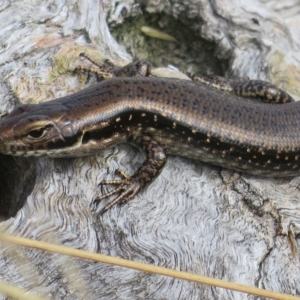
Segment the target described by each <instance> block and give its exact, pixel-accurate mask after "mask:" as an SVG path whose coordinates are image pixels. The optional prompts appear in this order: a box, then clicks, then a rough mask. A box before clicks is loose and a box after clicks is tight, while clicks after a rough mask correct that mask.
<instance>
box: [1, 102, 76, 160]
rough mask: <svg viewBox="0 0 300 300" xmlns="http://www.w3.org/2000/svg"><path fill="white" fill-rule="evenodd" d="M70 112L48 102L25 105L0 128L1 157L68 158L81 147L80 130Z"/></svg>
mask: <svg viewBox="0 0 300 300" xmlns="http://www.w3.org/2000/svg"><path fill="white" fill-rule="evenodd" d="M67 116H68V109H67V108H65V107H64V106H60V105H58V104H52V103H51V102H46V103H44V104H40V105H22V106H19V107H17V108H16V109H14V110H13V111H12V112H11V113H10V114H9V115H8V116H7V118H6V119H5V120H4V121H3V122H2V123H1V124H0V153H3V154H9V155H22V156H42V155H49V156H64V155H66V154H68V153H70V152H72V151H73V150H74V149H76V148H77V147H79V145H80V144H81V138H82V133H81V132H80V130H79V126H78V125H77V126H76V125H75V124H74V123H72V121H71V120H69V119H68V117H67Z"/></svg>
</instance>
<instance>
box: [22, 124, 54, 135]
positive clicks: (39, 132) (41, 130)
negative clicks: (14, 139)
mask: <svg viewBox="0 0 300 300" xmlns="http://www.w3.org/2000/svg"><path fill="white" fill-rule="evenodd" d="M51 127H52V125H50V124H49V125H47V126H45V127H42V128H38V129H35V130H31V131H29V132H28V134H27V136H28V137H29V138H31V139H40V138H42V137H43V136H44V135H45V134H46V133H47V131H48V130H49V129H50V128H51Z"/></svg>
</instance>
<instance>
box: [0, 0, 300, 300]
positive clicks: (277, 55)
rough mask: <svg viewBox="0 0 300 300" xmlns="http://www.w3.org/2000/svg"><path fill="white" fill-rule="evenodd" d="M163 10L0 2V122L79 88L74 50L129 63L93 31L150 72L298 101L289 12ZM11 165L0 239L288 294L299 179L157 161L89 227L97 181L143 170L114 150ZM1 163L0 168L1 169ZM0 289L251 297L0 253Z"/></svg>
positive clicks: (209, 5) (63, 295) (211, 4)
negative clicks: (273, 87)
mask: <svg viewBox="0 0 300 300" xmlns="http://www.w3.org/2000/svg"><path fill="white" fill-rule="evenodd" d="M175 2H176V1H172V3H173V4H172V5H171V4H170V3H169V1H162V0H161V1H140V3H142V4H143V3H144V4H143V6H141V5H142V4H140V5H139V4H138V3H133V1H118V2H114V1H108V0H106V1H104V0H102V1H101V2H100V1H96V0H77V1H75V0H70V1H68V2H62V1H37V0H36V1H34V3H32V1H31V2H30V4H29V2H28V1H23V2H20V1H18V2H11V1H2V2H1V4H0V20H1V32H0V41H1V43H0V44H1V48H2V50H1V53H0V64H1V68H0V78H1V82H0V90H1V95H2V96H1V98H0V107H1V112H0V113H1V114H4V113H7V112H8V111H10V110H11V109H12V108H13V107H14V106H15V105H16V104H17V103H38V102H41V101H46V100H50V99H54V98H56V97H60V96H63V95H66V94H71V93H73V92H74V91H77V90H79V89H81V88H83V87H84V86H85V85H87V84H90V82H89V80H86V77H84V76H76V75H74V74H72V72H69V70H70V69H72V68H74V67H75V66H76V65H78V64H83V63H84V64H85V63H86V62H84V61H83V62H82V61H81V59H79V58H78V54H79V53H80V52H82V51H86V52H87V53H89V54H91V55H93V56H94V57H96V58H109V59H111V60H113V61H114V62H117V63H120V64H122V63H125V61H127V60H129V59H130V57H129V55H128V54H127V53H126V52H125V51H124V48H122V47H121V46H120V45H119V44H118V43H117V42H116V41H115V40H114V39H113V37H112V36H111V35H110V31H109V29H108V27H107V23H106V22H108V23H109V24H110V25H111V26H113V28H112V31H113V32H114V34H115V35H116V36H118V37H122V39H121V40H122V43H123V45H124V46H125V47H126V49H131V51H132V53H133V54H134V55H137V56H138V58H148V57H150V58H153V61H154V64H156V65H158V66H164V65H166V64H167V63H172V64H174V65H177V66H179V67H181V68H184V67H186V69H187V70H189V71H193V70H194V71H197V70H198V71H199V70H200V71H201V72H203V73H207V74H212V73H215V74H218V75H224V74H228V75H238V76H249V77H251V78H253V79H256V78H260V79H269V80H271V81H272V82H273V83H275V84H279V85H280V87H281V88H283V89H285V90H287V91H288V92H290V93H291V94H292V95H293V96H295V98H296V99H297V98H299V89H298V84H297V83H298V82H300V78H299V61H298V60H297V57H298V53H299V36H300V35H299V26H297V22H299V21H298V17H297V16H296V15H295V14H294V12H295V11H297V10H298V9H299V7H300V6H299V4H298V3H297V1H289V3H287V2H286V1H285V3H286V4H285V6H280V4H277V3H276V1H270V2H268V5H265V4H263V3H260V2H259V1H251V3H250V2H249V3H243V5H242V4H240V3H236V1H230V0H226V1H208V0H201V1H177V2H176V4H175V5H174V3H175ZM135 22H136V23H135ZM118 24H119V25H118ZM140 26H150V27H155V28H156V29H160V30H161V31H163V32H166V33H168V34H169V35H172V36H174V37H175V38H176V40H177V42H176V43H174V42H173V43H172V42H167V41H162V40H153V39H152V38H150V37H147V36H144V35H143V33H141V32H140V31H139V27H140ZM182 32H184V33H182ZM150 46H152V47H153V48H150ZM131 47H132V48H131ZM202 53H203V55H202ZM167 54H168V55H167ZM162 57H163V58H162ZM19 160H22V158H18V159H17V160H13V161H16V162H17V163H16V164H14V165H13V167H12V170H14V169H19V171H18V173H17V175H16V176H17V177H14V172H10V173H12V175H10V176H12V177H11V178H13V180H14V181H15V182H18V184H17V185H16V186H15V185H13V186H12V187H9V186H8V188H9V189H10V194H7V193H6V192H5V195H3V196H1V198H2V199H5V201H4V200H3V201H0V209H1V212H2V213H1V215H3V216H4V217H5V216H6V217H7V215H12V214H14V212H15V210H14V209H15V207H16V206H17V205H23V202H22V201H23V200H22V199H24V195H26V201H25V203H24V205H23V206H22V207H21V208H20V209H19V210H18V212H17V213H16V215H14V216H11V217H10V218H8V219H7V220H6V221H2V222H1V223H0V230H3V231H6V232H9V233H11V234H14V235H19V236H23V237H26V238H32V239H37V240H42V241H51V242H53V243H59V244H63V245H66V246H71V247H74V248H78V249H85V250H88V251H92V252H99V253H103V254H109V255H112V256H118V257H122V258H126V259H132V260H136V261H140V262H147V263H152V264H154V265H158V266H165V267H169V268H173V269H177V270H182V271H187V272H191V273H196V274H201V275H207V276H211V277H215V278H219V279H225V280H230V281H235V282H238V283H243V284H248V285H252V286H257V287H262V288H266V289H271V290H274V291H281V292H285V293H291V294H297V295H300V284H299V270H300V264H299V252H298V251H297V249H294V250H296V251H295V253H293V252H292V247H291V241H293V240H294V242H295V246H296V247H299V236H300V213H299V211H300V209H299V208H300V199H299V188H298V187H299V186H300V178H288V179H286V180H276V179H275V178H274V179H262V178H257V177H254V176H249V175H245V174H238V173H236V172H234V171H229V170H221V169H220V168H216V167H212V166H209V165H205V164H203V163H198V162H194V161H192V160H187V159H183V158H180V157H170V158H169V160H168V162H167V165H166V167H165V168H164V170H163V172H162V174H161V175H160V176H159V177H158V178H157V180H156V181H155V182H154V183H153V184H151V185H150V186H149V187H148V188H147V189H145V190H144V191H143V192H142V193H140V194H139V195H138V196H137V197H135V198H134V199H133V200H131V201H130V202H129V203H128V204H125V205H123V206H121V207H120V206H117V207H113V208H112V209H111V210H110V211H108V212H107V213H105V214H104V215H103V216H100V215H99V214H98V211H99V210H100V207H99V208H95V207H93V205H92V200H93V199H94V198H95V197H96V196H97V195H99V193H100V192H101V188H99V187H98V183H99V182H101V180H103V179H104V178H113V176H114V171H115V170H116V169H118V168H121V169H123V170H126V171H127V172H128V173H131V172H133V171H134V170H135V169H136V167H137V166H138V165H139V163H140V162H141V161H142V160H143V155H142V154H140V153H139V152H138V151H137V150H135V149H133V148H132V147H131V146H129V145H120V146H118V147H114V148H112V149H107V150H105V151H103V152H102V153H99V154H98V155H95V156H91V157H85V158H76V159H50V158H34V159H30V160H29V161H27V160H25V159H24V161H23V163H20V162H19ZM4 162H6V157H5V156H1V157H0V164H1V166H2V168H1V169H2V171H3V170H4V169H5V168H7V167H6V166H5V167H3V166H4ZM27 162H29V163H30V168H32V179H31V180H30V175H28V169H29V167H28V164H27ZM12 164H13V162H12ZM25 171H27V173H26V174H24V172H25ZM5 174H6V173H2V175H1V176H2V178H3V176H4V178H5ZM23 174H24V176H23ZM30 174H31V173H30ZM25 175H26V176H25ZM1 176H0V178H1ZM9 178H10V177H9ZM9 178H8V182H11V180H10V179H9ZM29 184H33V185H34V187H33V188H32V190H31V189H30V188H28V185H29ZM25 188H26V189H25ZM20 189H21V190H22V193H20ZM102 190H104V188H102ZM1 191H2V190H1ZM2 192H3V191H2ZM21 194H22V195H23V196H20V195H21ZM7 195H11V203H12V204H11V206H10V207H9V208H8V209H7V207H4V205H8V204H7V199H8V196H7ZM3 203H6V204H3ZM4 210H5V213H4ZM288 233H290V234H289V236H290V238H288ZM0 281H6V282H9V283H12V284H15V285H16V286H18V287H22V288H24V289H27V290H30V291H32V292H35V293H37V294H40V295H43V296H45V297H48V298H50V299H116V298H118V299H138V298H141V299H249V298H250V299H253V297H248V296H247V295H244V294H241V293H236V292H231V291H226V290H223V289H217V288H211V287H208V286H201V285H196V284H194V283H188V282H184V281H179V280H172V279H170V278H165V277H161V276H155V275H149V274H143V273H141V272H137V271H132V270H127V269H122V268H119V267H113V266H108V265H104V264H95V263H92V262H88V261H82V260H78V259H73V258H66V257H61V256H59V255H52V254H48V253H44V252H41V251H37V250H32V249H23V248H22V249H19V248H16V247H10V246H7V245H3V244H0ZM0 299H5V297H4V296H1V295H0Z"/></svg>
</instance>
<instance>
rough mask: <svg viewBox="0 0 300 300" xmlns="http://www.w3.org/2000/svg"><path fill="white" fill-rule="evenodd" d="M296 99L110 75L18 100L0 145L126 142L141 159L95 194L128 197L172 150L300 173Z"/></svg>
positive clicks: (12, 148)
mask: <svg viewBox="0 0 300 300" xmlns="http://www.w3.org/2000/svg"><path fill="white" fill-rule="evenodd" d="M299 129H300V102H292V103H287V104H282V105H278V104H267V103H258V102H254V101H250V100H247V99H242V98H240V97H236V96H233V95H228V94H226V93H224V92H221V91H218V90H216V89H214V88H212V87H209V86H207V85H204V84H199V83H195V82H192V81H187V80H177V79H165V78H148V77H147V78H134V77H133V78H130V77H128V78H113V79H109V80H106V81H103V82H101V83H99V84H96V85H94V86H91V87H89V88H87V89H84V90H82V91H80V92H78V93H76V94H73V95H70V96H66V97H63V98H59V99H56V100H53V101H49V102H44V103H41V104H38V105H22V106H19V107H17V108H16V109H15V110H14V111H12V113H10V114H9V115H8V117H7V118H6V119H5V120H4V121H3V122H2V123H1V124H0V152H1V153H4V154H8V155H21V156H42V155H47V156H54V157H69V156H84V155H90V154H94V153H97V152H98V151H99V150H101V149H104V148H107V147H111V146H113V145H116V144H119V143H132V144H134V145H136V146H138V147H139V148H141V149H143V150H144V151H145V152H146V155H147V158H146V160H145V161H144V163H143V164H142V165H141V167H140V168H139V169H138V170H137V171H136V172H135V174H134V175H132V176H127V175H126V174H123V173H122V177H123V178H122V180H116V181H106V182H104V184H116V185H117V187H116V188H115V189H114V190H113V191H112V192H109V193H108V194H105V195H102V196H100V197H98V198H97V199H96V201H100V200H102V199H104V198H106V197H108V196H111V195H113V194H116V197H115V199H114V200H113V201H112V202H111V203H109V204H108V205H106V207H105V208H104V209H103V210H102V212H104V211H106V210H107V209H109V208H110V207H111V206H112V205H113V204H115V203H118V202H125V201H127V200H129V199H131V198H132V197H134V196H135V195H136V194H137V192H139V191H140V190H141V188H143V187H144V186H145V185H146V184H148V183H150V182H151V181H153V179H154V178H155V177H156V176H157V175H158V173H159V172H160V170H161V169H162V168H163V166H164V164H165V161H166V155H167V154H174V155H180V156H185V157H189V158H192V159H196V160H201V161H204V162H207V163H211V164H214V165H219V166H222V167H225V168H230V169H234V170H237V171H242V172H248V173H251V174H255V175H261V176H274V177H278V176H280V177H282V176H294V175H299V174H300V130H299Z"/></svg>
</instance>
